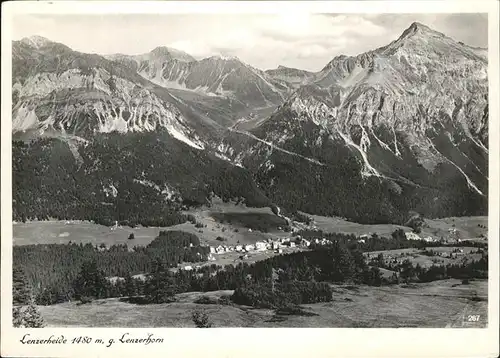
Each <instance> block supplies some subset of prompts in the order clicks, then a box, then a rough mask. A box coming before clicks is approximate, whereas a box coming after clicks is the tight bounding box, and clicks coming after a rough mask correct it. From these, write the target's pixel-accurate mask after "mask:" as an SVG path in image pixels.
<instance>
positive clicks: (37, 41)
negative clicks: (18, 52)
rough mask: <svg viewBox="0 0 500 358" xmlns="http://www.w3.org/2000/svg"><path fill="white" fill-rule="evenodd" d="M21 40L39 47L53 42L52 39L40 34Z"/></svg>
mask: <svg viewBox="0 0 500 358" xmlns="http://www.w3.org/2000/svg"><path fill="white" fill-rule="evenodd" d="M21 42H22V43H24V44H26V45H28V46H31V47H34V48H37V49H38V48H40V47H43V46H46V45H48V44H50V43H52V41H50V40H49V39H47V38H45V37H43V36H38V35H33V36H30V37H24V38H22V39H21Z"/></svg>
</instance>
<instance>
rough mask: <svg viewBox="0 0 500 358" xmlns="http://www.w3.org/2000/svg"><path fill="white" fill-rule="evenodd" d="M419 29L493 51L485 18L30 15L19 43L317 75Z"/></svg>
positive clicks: (17, 25) (21, 20) (21, 23)
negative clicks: (164, 51)
mask: <svg viewBox="0 0 500 358" xmlns="http://www.w3.org/2000/svg"><path fill="white" fill-rule="evenodd" d="M414 21H419V22H422V23H424V24H426V25H428V26H429V27H431V28H433V29H435V30H437V31H440V32H443V33H445V34H446V35H448V36H450V37H452V38H454V39H456V40H457V41H463V42H465V43H467V44H469V45H472V46H482V47H485V46H486V45H487V32H488V31H487V30H488V23H487V16H486V15H484V14H311V13H297V12H282V13H281V14H279V15H274V14H181V15H159V14H158V15H132V14H129V15H100V16H97V15H67V16H52V15H43V16H41V15H36V16H35V15H23V16H19V17H18V18H16V21H14V22H13V23H14V36H15V37H16V38H21V37H24V36H30V35H42V36H45V37H47V38H49V39H52V40H54V41H58V42H62V43H64V44H66V45H68V46H70V47H72V48H73V49H75V50H78V51H82V52H94V53H101V54H110V53H126V54H139V53H145V52H148V51H151V50H152V49H153V48H155V47H157V46H170V47H173V48H177V49H179V50H183V51H185V52H187V53H189V54H191V55H192V56H194V57H195V58H198V59H201V58H203V57H208V56H212V55H216V54H225V55H232V56H237V57H239V58H240V59H241V60H242V61H245V62H247V63H249V64H251V65H252V66H254V67H258V68H262V69H268V68H275V67H277V66H278V65H284V66H289V67H297V68H303V69H306V70H312V71H317V70H320V69H321V68H323V67H324V66H325V65H326V64H327V63H328V62H330V61H331V59H332V58H333V57H335V56H337V55H340V54H344V55H357V54H359V53H362V52H366V51H369V50H373V49H375V48H377V47H381V46H385V45H387V44H388V43H390V42H391V41H393V40H395V39H396V38H398V37H399V36H400V35H401V33H402V32H403V31H404V30H405V29H406V28H407V27H408V26H409V25H410V24H411V23H412V22H414Z"/></svg>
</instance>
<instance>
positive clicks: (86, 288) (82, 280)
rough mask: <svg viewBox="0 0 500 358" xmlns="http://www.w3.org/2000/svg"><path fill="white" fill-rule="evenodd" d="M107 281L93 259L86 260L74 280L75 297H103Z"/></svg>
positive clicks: (80, 298)
mask: <svg viewBox="0 0 500 358" xmlns="http://www.w3.org/2000/svg"><path fill="white" fill-rule="evenodd" d="M108 286H109V284H108V281H107V280H106V277H105V275H104V272H103V271H102V270H99V269H98V268H97V264H96V262H95V261H88V262H85V263H84V264H83V265H82V269H81V271H80V273H79V274H78V276H77V277H76V279H75V281H74V282H73V287H74V290H75V297H76V298H77V299H79V300H82V298H83V299H84V300H86V299H87V298H90V297H92V298H104V297H106V292H107V289H108Z"/></svg>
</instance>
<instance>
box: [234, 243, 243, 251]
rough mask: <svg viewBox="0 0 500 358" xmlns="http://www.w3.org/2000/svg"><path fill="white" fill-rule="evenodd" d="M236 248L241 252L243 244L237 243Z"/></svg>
mask: <svg viewBox="0 0 500 358" xmlns="http://www.w3.org/2000/svg"><path fill="white" fill-rule="evenodd" d="M235 250H236V251H238V252H240V251H241V250H243V246H242V245H236V248H235Z"/></svg>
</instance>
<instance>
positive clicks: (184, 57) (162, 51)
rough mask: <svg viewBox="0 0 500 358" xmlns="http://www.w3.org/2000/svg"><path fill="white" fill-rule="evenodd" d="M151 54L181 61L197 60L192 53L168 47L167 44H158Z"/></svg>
mask: <svg viewBox="0 0 500 358" xmlns="http://www.w3.org/2000/svg"><path fill="white" fill-rule="evenodd" d="M150 54H151V55H152V56H154V57H159V58H162V59H176V60H179V61H185V62H191V61H195V59H194V57H193V56H191V55H190V54H188V53H186V52H184V51H181V50H177V49H174V48H170V47H166V46H158V47H156V48H154V49H153V50H152V51H151V52H150Z"/></svg>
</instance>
